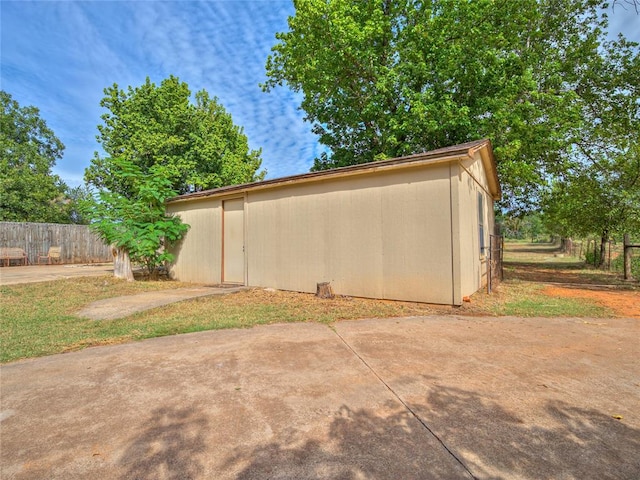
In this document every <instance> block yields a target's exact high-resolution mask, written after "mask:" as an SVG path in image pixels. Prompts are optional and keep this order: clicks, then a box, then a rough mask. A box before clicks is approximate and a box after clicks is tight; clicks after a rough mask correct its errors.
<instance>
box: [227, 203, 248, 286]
mask: <svg viewBox="0 0 640 480" xmlns="http://www.w3.org/2000/svg"><path fill="white" fill-rule="evenodd" d="M222 209H223V220H222V221H223V225H222V228H223V236H222V252H223V253H222V255H223V257H222V261H223V264H222V265H223V267H222V281H223V282H225V283H240V284H243V285H244V199H243V198H234V199H233V200H225V201H224V202H222Z"/></svg>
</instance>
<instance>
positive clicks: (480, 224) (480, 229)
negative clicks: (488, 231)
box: [478, 193, 485, 256]
mask: <svg viewBox="0 0 640 480" xmlns="http://www.w3.org/2000/svg"><path fill="white" fill-rule="evenodd" d="M483 203H484V202H483V198H482V193H478V237H479V239H480V242H479V244H480V255H481V256H482V255H484V249H485V245H484V206H483Z"/></svg>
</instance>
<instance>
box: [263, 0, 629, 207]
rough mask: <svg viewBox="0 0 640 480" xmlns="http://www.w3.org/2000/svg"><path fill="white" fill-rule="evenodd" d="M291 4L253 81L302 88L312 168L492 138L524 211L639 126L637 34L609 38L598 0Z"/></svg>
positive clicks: (510, 202) (509, 189) (512, 201)
mask: <svg viewBox="0 0 640 480" xmlns="http://www.w3.org/2000/svg"><path fill="white" fill-rule="evenodd" d="M294 3H295V7H296V13H295V16H293V17H290V18H289V31H287V32H283V33H279V34H277V35H276V37H277V39H278V43H277V44H276V45H275V46H274V47H273V49H272V55H271V56H270V57H269V58H268V60H267V65H266V68H267V75H268V81H267V82H266V84H265V85H264V86H263V87H264V89H265V90H267V91H268V90H270V89H272V88H275V87H276V86H278V85H284V84H287V85H288V86H289V87H290V88H292V89H293V90H294V91H296V92H301V93H302V94H303V100H302V105H301V107H302V109H303V110H304V111H305V112H306V119H307V120H308V121H310V122H311V123H312V124H313V130H314V131H315V132H316V133H317V134H318V135H319V136H320V142H321V143H322V144H324V145H326V146H327V147H329V149H330V154H328V155H323V156H322V157H320V158H317V159H316V160H315V163H314V167H313V168H314V169H316V170H317V169H324V168H331V167H335V166H343V165H351V164H355V163H363V162H368V161H372V160H374V159H379V158H385V157H395V156H400V155H406V154H411V153H417V152H420V151H425V150H430V149H434V148H439V147H443V146H448V145H453V144H457V143H463V142H466V141H470V140H476V139H479V138H484V137H488V138H490V139H491V140H492V143H493V145H494V150H495V153H496V157H497V159H498V171H499V176H500V179H501V183H502V187H503V192H504V193H505V195H504V200H503V204H502V205H503V207H507V208H510V209H516V210H517V209H527V208H528V207H530V206H531V205H536V204H538V202H539V201H540V199H541V196H542V194H543V193H544V190H545V189H546V187H547V186H548V184H549V181H550V180H554V179H555V180H558V179H560V180H562V179H564V178H567V176H569V175H571V173H572V172H573V171H575V170H576V169H578V168H579V167H580V165H582V166H585V165H590V164H591V163H592V159H593V157H594V155H595V156H598V155H600V153H598V152H601V151H602V150H603V146H604V145H606V148H607V149H614V150H621V149H622V150H624V149H625V147H624V145H623V146H622V147H620V146H617V145H615V144H611V143H610V142H612V141H614V140H615V141H618V140H620V139H624V138H628V137H629V136H630V135H633V134H636V135H637V132H638V129H637V125H638V119H639V118H640V113H639V112H640V101H639V98H640V90H639V89H640V55H639V53H638V45H637V44H634V43H630V42H628V41H626V40H625V39H624V38H622V37H620V38H618V40H617V41H614V42H610V41H607V40H606V29H607V25H608V21H607V16H606V10H603V8H606V7H607V6H608V4H607V3H606V2H604V1H597V0H571V1H567V2H557V1H554V0H502V1H499V2H497V1H494V0H476V1H473V2H467V1H459V0H433V1H429V2H423V1H416V0H381V1H372V2H359V1H356V0H330V1H327V0H296V1H295V2H294ZM631 4H632V5H635V2H631ZM612 130H613V131H615V132H617V133H616V136H615V138H613V137H612V136H611V135H608V133H607V132H610V131H612ZM625 142H626V140H622V144H624V143H625ZM594 152H595V153H594Z"/></svg>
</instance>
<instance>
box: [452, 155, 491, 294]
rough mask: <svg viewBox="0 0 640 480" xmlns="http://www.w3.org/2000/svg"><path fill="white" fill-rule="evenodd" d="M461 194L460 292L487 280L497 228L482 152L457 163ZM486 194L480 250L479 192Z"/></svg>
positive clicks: (469, 289)
mask: <svg viewBox="0 0 640 480" xmlns="http://www.w3.org/2000/svg"><path fill="white" fill-rule="evenodd" d="M458 183H459V187H458V195H459V199H460V212H459V215H458V224H459V227H458V228H459V231H460V265H461V267H460V293H461V295H462V296H463V297H464V296H468V295H472V294H473V293H475V292H476V291H478V290H479V289H480V288H482V287H483V286H484V285H486V282H487V258H488V254H489V250H488V247H489V235H490V234H492V233H493V229H494V212H493V199H492V197H491V195H490V193H489V185H488V183H487V179H486V174H485V172H484V166H483V163H482V160H481V158H480V154H479V153H478V154H476V156H475V158H474V159H469V160H464V161H462V162H460V164H459V166H458ZM479 193H480V194H482V197H483V217H484V245H485V247H486V248H485V250H484V251H483V252H482V253H481V252H480V239H479V225H478V194H479Z"/></svg>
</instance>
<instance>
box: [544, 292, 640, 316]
mask: <svg viewBox="0 0 640 480" xmlns="http://www.w3.org/2000/svg"><path fill="white" fill-rule="evenodd" d="M542 293H544V294H545V295H548V296H550V297H563V298H578V299H589V300H593V301H595V302H597V303H599V304H601V305H604V306H605V307H608V308H610V309H612V310H613V311H614V312H616V314H618V315H619V316H621V317H630V318H640V292H621V291H602V290H590V289H584V288H565V287H557V286H551V285H550V286H547V287H545V288H544V289H543V290H542Z"/></svg>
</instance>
